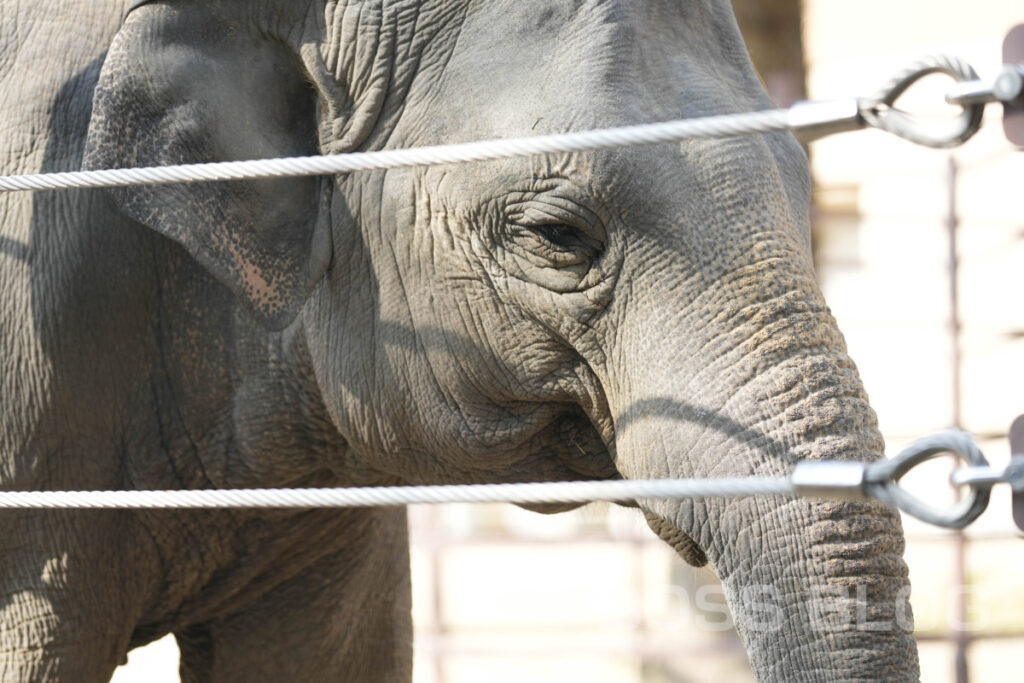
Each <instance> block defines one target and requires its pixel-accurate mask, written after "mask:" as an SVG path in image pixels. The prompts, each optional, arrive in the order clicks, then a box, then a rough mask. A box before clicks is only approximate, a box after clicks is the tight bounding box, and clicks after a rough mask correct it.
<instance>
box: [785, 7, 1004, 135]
mask: <svg viewBox="0 0 1024 683" xmlns="http://www.w3.org/2000/svg"><path fill="white" fill-rule="evenodd" d="M1003 64H1004V66H1003V69H1002V71H1000V72H999V74H998V75H997V76H996V77H995V78H994V79H992V80H990V81H987V80H982V79H980V78H978V74H977V73H975V71H974V69H973V68H971V66H970V65H969V64H968V63H967V62H965V61H963V60H962V59H958V58H956V57H949V56H943V55H938V56H933V57H926V58H925V59H922V60H920V61H917V62H915V63H913V64H911V65H910V66H908V67H907V68H906V69H904V70H903V71H901V72H900V73H898V74H896V75H895V76H894V77H893V78H892V79H891V80H890V81H889V82H888V83H886V84H885V86H883V87H882V88H880V89H879V91H878V93H877V94H876V95H874V96H873V97H865V98H859V99H858V98H850V99H845V100H834V101H824V102H821V101H819V102H797V103H796V104H794V105H793V106H792V107H791V108H790V109H789V114H788V125H789V127H790V129H792V131H793V132H794V134H796V135H797V137H798V138H800V139H801V140H803V141H804V142H809V141H811V140H815V139H817V138H819V137H823V136H825V135H831V134H833V133H842V132H845V131H851V130H858V129H861V128H864V127H865V126H871V127H872V128H878V129H879V130H884V131H886V132H889V133H892V134H893V135H897V136H899V137H901V138H904V139H906V140H909V141H911V142H914V143H917V144H919V145H924V146H926V147H934V148H939V149H946V148H950V147H956V146H958V145H960V144H962V143H964V142H966V141H967V140H968V139H970V138H971V137H972V136H973V135H974V134H975V133H976V132H978V129H979V128H980V127H981V120H982V115H983V114H984V112H985V105H986V104H989V103H993V102H1000V103H1002V105H1003V130H1004V131H1005V133H1006V137H1007V139H1008V140H1009V141H1010V142H1011V143H1012V144H1014V145H1016V146H1018V147H1024V24H1021V25H1019V26H1015V27H1014V28H1013V29H1011V30H1010V32H1009V33H1008V34H1007V35H1006V39H1005V41H1004V43H1003ZM935 73H941V74H946V75H947V76H950V77H952V78H953V79H954V83H953V85H952V86H950V88H949V89H948V90H947V91H946V94H945V101H946V102H947V103H948V104H952V105H955V106H959V107H961V110H962V111H961V112H960V114H958V115H957V116H956V117H955V118H953V119H952V120H951V121H949V122H947V123H944V124H938V125H937V124H934V123H928V124H927V125H926V124H924V123H922V122H921V121H919V120H917V119H915V118H914V117H913V116H911V115H909V114H907V113H905V112H903V111H901V110H900V109H898V108H897V107H896V102H897V100H899V99H900V97H901V96H902V95H903V94H904V93H905V92H906V91H907V90H908V89H909V88H910V87H911V86H913V85H914V84H915V83H917V82H918V81H919V80H921V79H922V78H924V77H925V76H928V75H931V74H935Z"/></svg>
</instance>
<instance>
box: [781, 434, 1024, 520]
mask: <svg viewBox="0 0 1024 683" xmlns="http://www.w3.org/2000/svg"><path fill="white" fill-rule="evenodd" d="M943 453H951V454H953V455H955V456H956V457H957V458H959V459H960V460H962V461H964V462H965V463H966V464H967V467H965V468H960V469H958V470H956V471H955V472H954V477H956V476H961V473H964V472H970V473H972V474H973V475H974V476H976V477H977V479H976V480H970V481H964V482H959V481H954V482H953V483H954V484H955V485H959V484H961V483H963V484H967V485H968V486H969V490H968V491H967V493H966V495H964V497H963V498H961V499H960V500H959V501H957V502H956V503H955V504H954V505H953V506H952V507H951V508H948V509H943V508H940V507H937V506H935V505H933V504H931V503H927V502H925V501H923V500H921V499H920V498H918V497H917V496H914V495H913V494H911V493H910V492H908V491H907V490H906V489H904V488H903V487H901V486H900V484H899V480H900V478H901V477H903V475H905V474H907V473H908V472H909V471H910V470H912V469H913V468H914V467H917V466H918V465H920V464H921V463H923V462H926V461H928V460H931V459H933V458H936V457H938V456H940V455H942V454H943ZM1021 464H1022V465H1024V461H1022V463H1021ZM981 470H984V472H982V471H981ZM982 474H984V475H985V476H984V477H982V476H980V475H982ZM963 476H966V475H963ZM1001 481H1003V479H999V480H998V481H996V480H993V474H992V472H991V468H989V466H988V461H987V460H985V456H984V455H983V454H982V452H981V450H980V449H979V448H978V446H977V444H975V443H974V439H972V438H971V436H970V435H969V434H967V433H966V432H962V431H959V430H949V431H945V432H939V433H938V434H932V435H930V436H926V437H924V438H921V439H918V440H917V441H915V442H914V443H912V444H910V445H909V446H907V447H906V448H905V449H903V451H901V452H900V453H899V454H898V455H896V456H895V457H893V458H890V459H888V460H881V461H878V462H871V463H868V462H838V461H813V460H807V461H803V462H799V463H797V465H796V466H795V467H794V468H793V472H792V473H791V474H790V482H791V483H792V485H793V489H794V492H795V494H796V495H797V496H799V497H803V498H826V499H831V500H835V499H837V498H839V499H843V500H871V499H874V500H879V501H881V502H883V503H886V504H887V505H891V506H893V507H896V508H899V509H900V510H903V511H904V512H906V513H907V514H909V515H911V516H912V517H916V518H917V519H920V520H921V521H923V522H928V523H929V524H934V525H936V526H941V527H945V528H947V529H962V528H964V527H965V526H967V525H968V524H970V523H971V522H973V521H974V520H976V519H977V518H978V516H979V515H981V513H982V512H984V511H985V508H987V507H988V501H989V493H990V489H991V487H992V485H993V484H994V483H999V482H1001Z"/></svg>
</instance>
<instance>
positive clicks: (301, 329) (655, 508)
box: [0, 0, 917, 681]
mask: <svg viewBox="0 0 1024 683" xmlns="http://www.w3.org/2000/svg"><path fill="white" fill-rule="evenodd" d="M125 9H126V8H125V7H123V6H122V5H120V4H118V3H111V2H100V1H99V0H88V1H85V0H83V1H81V2H78V3H56V2H50V3H43V2H39V3H20V2H15V1H14V0H6V1H5V2H3V6H2V8H0V10H2V11H0V31H2V33H0V172H3V173H15V172H35V171H58V170H72V169H76V168H78V167H79V166H80V165H83V164H84V165H85V166H88V167H114V166H141V165H156V164H168V163H175V162H190V161H203V160H211V161H213V160H226V159H243V158H255V157H265V156H281V155H298V154H310V153H317V152H324V153H337V152H345V151H349V150H354V149H381V148H398V147H407V146H413V145H429V144H437V143H445V142H457V141H468V140H474V139H480V138H490V137H510V136H518V135H529V134H532V133H550V132H559V131H566V130H582V129H587V128H591V127H599V126H612V125H619V124H631V123H639V122H644V121H658V120H666V119H673V118H679V117H687V116H699V115H702V114H709V113H713V112H735V111H743V110H749V109H760V108H765V107H768V106H770V103H769V102H768V100H767V98H766V96H765V94H764V92H763V90H762V88H761V86H760V84H759V83H758V80H757V77H756V76H755V74H754V72H753V70H752V68H751V66H750V64H749V62H748V58H747V55H746V52H745V50H744V47H743V44H742V42H741V39H740V36H739V34H738V31H737V29H736V26H735V23H734V21H733V18H732V15H731V11H730V9H729V7H728V4H727V3H726V2H724V1H723V0H685V1H683V0H649V1H646V2H635V1H633V0H610V1H606V2H596V1H593V2H591V1H582V0H581V1H577V2H570V1H568V0H564V1H563V0H515V1H513V0H507V1H498V0H480V1H479V2H468V1H457V0H452V1H444V2H442V1H440V0H421V1H419V2H397V1H393V2H385V3H383V6H382V3H380V2H371V1H367V2H361V3H360V2H356V1H355V0H347V1H344V0H343V1H341V2H334V1H329V2H327V1H325V0H301V1H300V0H290V1H286V0H278V1H277V2H271V1H270V0H268V1H267V2H262V3H257V2H248V3H246V2H241V1H239V0H218V1H214V0H211V1H208V2H198V1H191V2H189V1H185V0H181V1H178V0H166V1H165V2H153V3H151V4H147V5H143V6H141V7H139V8H137V9H135V10H134V11H132V12H130V13H129V14H128V16H127V19H126V20H125V21H124V23H123V24H122V13H123V12H124V10H125ZM807 214H808V177H807V166H806V161H805V159H804V156H803V155H802V153H801V150H800V148H799V147H798V146H797V145H796V144H795V142H794V141H793V140H792V138H791V137H789V136H788V135H782V134H779V135H771V136H751V137H746V138H742V139H735V140H730V141H715V142H688V143H686V144H684V145H682V146H681V147H680V146H679V145H671V144H670V145H661V146H657V147H650V148H631V149H625V150H619V151H608V152H599V153H587V154H574V155H556V156H551V157H547V158H531V159H519V160H512V161H502V162H494V163H486V164H471V165H461V166H447V167H440V168H431V169H422V168H418V169H412V170H398V171H388V172H375V173H360V174H355V175H350V176H340V177H330V178H308V179H286V180H265V181H259V182H237V183H229V184H224V183H221V184H198V185H188V186H186V185H179V186H171V187H159V188H157V187H148V188H133V189H122V190H114V191H110V192H105V191H73V192H69V191H65V192H40V193H36V194H34V195H33V194H29V193H19V194H7V195H4V196H2V197H0V229H2V234H0V294H2V296H0V307H2V320H3V327H2V335H0V344H2V348H0V359H2V360H0V382H2V384H0V391H2V396H3V410H2V411H0V420H2V428H0V449H2V450H0V484H2V486H3V487H4V488H7V489H35V488H50V489H61V488H69V489H103V488H179V487H196V488H198V487H239V486H260V487H276V486H308V485H370V484H373V485H389V484H400V483H403V484H428V483H439V482H452V483H455V482H502V481H528V480H556V479H579V478H609V477H618V476H622V477H630V478H637V477H668V476H678V477H703V476H722V475H747V474H760V475H776V474H780V473H783V472H785V471H787V470H788V468H790V467H791V465H792V463H793V462H794V461H795V460H797V459H801V458H876V457H879V455H878V454H879V453H880V452H881V450H882V441H881V439H880V437H879V434H878V431H877V429H876V425H875V418H874V415H873V413H872V411H871V409H870V408H869V406H868V403H867V400H866V397H865V395H864V391H863V389H862V387H861V384H860V381H859V379H858V377H857V373H856V371H855V369H854V366H853V363H852V362H851V361H850V360H849V358H848V357H847V355H846V352H845V349H844V344H843V341H842V338H841V336H840V333H839V331H838V330H837V328H836V325H835V323H834V321H833V320H832V318H831V317H830V315H829V313H828V311H827V309H826V307H825V304H824V302H823V301H822V298H821V294H820V293H819V291H818V288H817V286H816V285H815V281H814V273H813V272H812V266H811V259H810V249H809V244H808V241H809V238H808V225H807ZM638 504H639V506H640V508H641V509H642V510H643V513H644V515H645V516H646V518H647V520H648V522H649V523H650V525H651V527H652V528H653V529H654V530H655V531H656V532H657V533H658V534H659V535H660V536H661V537H662V538H663V539H664V540H665V541H666V542H668V543H670V544H671V545H672V546H673V547H674V548H675V549H676V550H678V551H679V553H680V554H681V555H682V556H683V557H684V558H686V559H687V560H688V561H690V562H692V563H695V564H701V563H703V562H705V561H708V560H709V561H710V562H711V564H712V565H713V567H714V569H715V571H716V572H717V573H718V575H719V576H720V577H721V579H722V581H723V582H724V585H725V587H726V590H727V594H728V596H729V599H730V603H731V605H732V609H733V612H734V616H735V618H736V621H737V623H738V627H739V630H740V632H741V634H742V635H743V638H744V640H745V642H746V645H747V648H748V651H749V653H750V659H751V662H752V665H753V668H754V671H755V672H756V674H757V676H758V677H759V678H760V679H762V680H777V681H783V680H784V681H811V680H813V681H821V680H864V681H867V680H872V681H873V680H879V679H886V680H908V679H915V678H916V677H917V656H916V652H915V648H914V644H913V641H912V638H911V637H910V635H909V634H908V633H907V632H906V630H905V627H906V625H907V622H908V621H909V606H908V605H907V603H906V597H907V593H908V591H907V586H908V584H907V578H906V567H905V565H904V564H903V561H902V560H901V557H900V556H901V552H902V548H903V540H902V535H901V530H900V525H899V521H898V519H897V517H896V516H895V515H894V514H892V513H891V512H889V511H887V510H886V509H884V508H881V507H880V506H876V505H864V504H838V503H810V502H806V501H789V500H784V499H768V498H761V499H756V500H754V499H734V500H728V501H718V500H715V501H693V500H687V501H683V502H667V501H650V500H641V501H638ZM0 564H2V570H0V581H2V587H0V674H2V675H0V678H2V679H3V680H10V681H14V680H17V681H30V680H31V681H35V680H44V679H45V680H55V681H72V680H73V681H97V680H105V679H106V678H107V677H108V676H110V674H111V672H112V670H113V668H114V667H115V666H116V665H117V663H118V662H119V661H121V660H122V659H123V657H124V654H125V652H126V650H127V649H129V648H131V647H134V646H136V645H139V644H142V643H145V642H147V641H149V640H152V639H154V638H156V637H159V636H161V635H163V634H165V633H168V632H173V633H174V634H175V635H176V636H177V638H178V641H179V643H180V645H181V650H182V673H183V676H184V678H185V680H188V681H208V680H217V681H235V680H237V681H254V680H307V681H314V680H332V681H333V680H351V681H356V680H365V681H369V680H374V681H387V680H403V679H406V678H408V676H409V674H410V667H411V664H410V661H411V652H410V649H411V628H410V622H409V602H410V598H409V570H408V557H407V547H406V522H405V512H404V510H401V509H371V510H341V511H312V512H310V511H274V512H251V511H190V512H173V511H171V512H124V511H88V512H83V511H70V512H56V511H43V512H39V511H36V512H17V511H5V512H3V513H0ZM823 593H824V594H829V595H833V596H839V595H848V596H849V598H850V599H849V600H846V601H842V600H839V601H838V602H835V603H830V604H831V605H832V608H833V609H834V610H838V612H836V613H837V614H838V615H839V617H838V619H837V620H836V622H835V623H834V624H833V625H832V626H831V627H822V623H821V619H820V618H819V620H818V621H817V622H815V621H814V618H815V614H817V613H818V612H816V611H815V610H816V609H817V608H818V607H820V606H821V605H820V604H819V603H815V602H813V601H812V597H813V596H815V595H818V596H819V597H820V596H821V595H822V594H823ZM816 605H817V607H816ZM858 610H859V611H860V613H861V616H862V622H863V618H865V617H866V619H867V620H868V621H869V622H870V623H868V624H866V625H865V624H863V623H861V625H860V626H858V625H857V624H856V622H855V615H856V613H857V611H858ZM819 617H820V614H819ZM815 624H817V626H815ZM901 626H902V627H903V628H901Z"/></svg>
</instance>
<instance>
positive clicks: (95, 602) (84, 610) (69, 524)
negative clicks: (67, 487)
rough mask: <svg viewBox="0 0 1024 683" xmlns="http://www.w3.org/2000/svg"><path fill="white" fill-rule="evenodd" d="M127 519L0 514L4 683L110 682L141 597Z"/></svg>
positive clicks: (0, 673)
mask: <svg viewBox="0 0 1024 683" xmlns="http://www.w3.org/2000/svg"><path fill="white" fill-rule="evenodd" d="M123 514H124V513H116V512H109V511H71V512H57V511H33V512H15V511H6V512H4V513H2V515H0V530H2V533H3V537H2V538H0V681H4V682H6V681H18V682H19V683H23V682H26V681H48V682H49V681H56V682H59V681H75V682H83V683H88V682H90V681H108V680H109V679H110V677H111V675H112V674H113V672H114V669H115V667H116V666H117V665H118V664H119V663H120V662H121V661H122V660H123V659H124V655H125V652H126V651H127V649H128V642H129V639H130V637H131V633H132V629H133V627H134V623H135V619H136V618H137V616H138V613H139V609H140V602H141V595H142V593H143V592H144V591H143V590H142V588H141V586H140V585H139V584H140V582H141V581H142V579H141V578H140V575H141V574H142V573H141V572H138V571H136V572H132V573H126V572H123V571H122V568H123V567H126V566H130V565H132V564H135V559H137V558H126V555H125V553H128V552H132V553H134V552H138V550H139V549H138V548H137V544H134V543H131V542H127V539H128V538H130V535H129V534H128V533H127V531H128V530H127V529H126V528H125V522H126V521H127V520H126V519H125V517H124V516H123ZM133 546H135V547H133ZM126 560H127V561H126ZM136 568H138V567H136Z"/></svg>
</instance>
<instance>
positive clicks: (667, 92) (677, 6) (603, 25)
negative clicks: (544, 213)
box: [413, 0, 760, 142]
mask: <svg viewBox="0 0 1024 683" xmlns="http://www.w3.org/2000/svg"><path fill="white" fill-rule="evenodd" d="M716 4H717V3H716ZM720 9H721V8H709V7H707V6H705V4H704V3H701V2H678V1H675V0H673V1H668V0H651V1H650V2H644V3H636V2H626V1H623V0H612V1H610V2H600V3H598V2H550V0H544V1H543V2H541V1H536V2H535V1H534V0H523V1H520V2H514V3H507V2H480V3H474V4H472V5H471V8H470V10H469V11H468V12H467V13H466V15H465V16H464V17H462V18H461V19H460V21H459V22H458V25H453V26H452V27H451V30H453V31H457V32H458V37H457V40H455V41H452V45H453V47H451V50H450V52H449V53H447V54H445V55H443V60H444V61H443V65H442V66H441V67H440V68H439V69H435V70H427V71H429V73H425V74H424V77H423V78H419V79H417V81H418V82H417V83H416V84H415V85H414V87H413V99H414V100H418V101H421V102H425V103H429V104H428V105H427V107H428V108H429V109H430V111H429V113H426V112H424V111H423V110H420V111H419V112H418V113H419V115H420V116H421V117H422V118H427V119H429V121H430V123H429V124H427V129H431V128H432V129H433V132H435V133H436V134H437V135H438V136H442V135H443V136H444V139H446V140H451V141H455V140H469V139H473V138H480V137H492V136H501V137H507V136H510V135H531V134H542V133H549V132H561V131H565V130H570V129H574V130H581V129H585V128H593V127H602V126H615V125H624V124H630V123H640V122H644V121H654V120H664V119H671V118H680V117H681V116H685V115H694V114H695V113H699V112H694V111H687V109H694V107H700V106H704V107H706V108H707V109H708V110H736V109H740V108H743V107H745V106H746V105H747V103H746V102H744V103H739V102H737V101H736V100H737V97H736V96H735V93H742V92H750V91H751V90H753V91H754V92H757V91H759V90H760V88H759V85H758V83H757V80H756V77H755V76H754V74H753V72H752V71H751V70H750V67H749V63H748V62H747V60H746V52H745V50H744V49H743V46H742V42H741V40H740V38H739V35H738V33H737V32H736V30H735V26H734V25H733V24H732V22H731V19H729V20H727V18H728V17H729V14H728V8H727V7H726V8H725V12H724V14H723V13H722V12H721V11H720ZM437 58H438V59H440V58H441V56H440V55H438V56H437ZM417 89H419V92H416V90H417ZM417 128H419V129H420V130H421V131H422V130H423V125H422V120H421V122H420V123H418V124H417ZM423 142H426V140H424V141H423Z"/></svg>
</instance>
